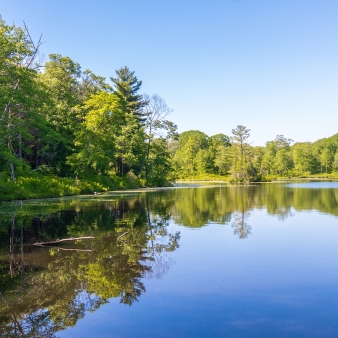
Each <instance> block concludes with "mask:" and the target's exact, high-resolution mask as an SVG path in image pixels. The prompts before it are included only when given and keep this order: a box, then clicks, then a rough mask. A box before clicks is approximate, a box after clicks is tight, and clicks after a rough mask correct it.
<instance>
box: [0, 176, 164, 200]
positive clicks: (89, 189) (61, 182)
mask: <svg viewBox="0 0 338 338" xmlns="http://www.w3.org/2000/svg"><path fill="white" fill-rule="evenodd" d="M166 186H170V183H167V185H166ZM140 188H141V189H149V188H148V187H147V186H145V182H144V181H142V180H139V179H137V178H128V177H123V178H121V177H115V178H114V179H111V178H107V177H103V178H102V177H101V178H100V177H98V178H97V179H95V178H93V179H84V180H76V179H74V178H62V177H56V176H40V177H19V178H18V179H16V181H15V182H14V183H13V182H11V181H2V182H1V181H0V202H2V201H14V200H29V199H45V198H59V197H66V196H76V195H88V194H94V195H95V194H98V193H104V192H110V191H115V192H118V191H126V190H130V189H140ZM150 189H151V188H150Z"/></svg>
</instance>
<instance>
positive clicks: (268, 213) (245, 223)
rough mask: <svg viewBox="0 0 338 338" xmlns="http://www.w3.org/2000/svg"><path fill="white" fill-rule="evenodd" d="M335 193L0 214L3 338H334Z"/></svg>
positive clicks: (315, 189)
mask: <svg viewBox="0 0 338 338" xmlns="http://www.w3.org/2000/svg"><path fill="white" fill-rule="evenodd" d="M337 216H338V184H337V182H302V181H297V182H285V183H284V182H281V183H271V184H269V183H267V184H253V185H249V186H228V185H224V184H218V183H217V184H192V185H183V184H182V185H179V186H178V187H175V188H170V189H164V190H156V191H141V192H132V191H130V192H126V193H107V194H101V195H96V196H82V197H72V198H63V199H50V200H33V201H23V202H19V201H15V202H3V203H1V204H0V295H1V298H0V337H60V338H65V337H81V338H85V337H139V336H147V337H334V336H338V321H337V317H338V217H337Z"/></svg>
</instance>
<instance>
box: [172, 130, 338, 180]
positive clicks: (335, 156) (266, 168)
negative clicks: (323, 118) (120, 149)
mask: <svg viewBox="0 0 338 338" xmlns="http://www.w3.org/2000/svg"><path fill="white" fill-rule="evenodd" d="M249 137H250V129H248V128H246V127H244V126H241V125H238V126H237V127H236V128H235V129H232V135H231V136H230V137H229V136H227V135H224V134H217V135H214V136H210V137H209V136H207V135H206V134H205V133H202V132H200V131H197V130H191V131H186V132H183V133H181V134H180V135H179V140H178V141H174V142H173V143H172V145H171V147H172V149H173V150H172V153H173V166H174V167H175V169H176V173H177V177H178V178H191V179H193V178H194V177H196V178H199V177H208V175H209V177H212V175H219V176H230V179H231V180H233V181H270V180H272V179H275V178H277V177H310V176H311V175H317V176H319V177H320V176H322V177H338V134H336V135H334V136H332V137H329V138H324V139H321V140H318V141H316V142H313V143H310V142H302V143H301V142H297V143H293V140H291V139H288V138H286V137H284V136H283V135H277V137H276V138H275V139H274V140H272V141H268V142H267V143H266V145H265V147H258V146H256V147H254V146H252V145H250V141H249ZM214 177H215V176H214Z"/></svg>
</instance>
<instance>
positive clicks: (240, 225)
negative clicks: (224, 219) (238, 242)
mask: <svg viewBox="0 0 338 338" xmlns="http://www.w3.org/2000/svg"><path fill="white" fill-rule="evenodd" d="M248 216H249V212H245V211H244V210H242V211H241V212H239V211H237V212H234V214H233V221H232V224H231V226H232V227H233V228H234V234H235V235H238V237H239V238H240V239H244V238H247V237H248V235H250V234H251V226H250V225H249V224H248V223H247V222H246V220H247V218H248Z"/></svg>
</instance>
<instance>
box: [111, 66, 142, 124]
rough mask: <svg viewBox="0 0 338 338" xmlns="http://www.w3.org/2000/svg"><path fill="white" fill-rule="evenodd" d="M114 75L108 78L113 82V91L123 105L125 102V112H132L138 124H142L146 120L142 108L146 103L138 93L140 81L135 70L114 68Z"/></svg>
mask: <svg viewBox="0 0 338 338" xmlns="http://www.w3.org/2000/svg"><path fill="white" fill-rule="evenodd" d="M116 75H117V77H116V78H113V77H111V78H110V79H111V80H112V81H113V83H114V87H115V88H114V92H115V93H116V94H117V96H118V97H119V98H120V100H121V101H122V104H123V105H124V103H125V102H126V106H124V107H125V108H126V110H127V111H126V112H127V113H132V114H134V115H135V117H136V118H137V120H138V122H139V124H140V125H142V124H143V123H144V122H145V121H146V117H145V116H144V113H143V108H144V107H145V106H146V105H147V102H146V101H144V100H143V96H142V95H140V94H138V91H139V90H140V88H141V86H142V81H139V80H138V79H137V77H136V76H135V72H131V71H130V70H129V68H128V67H122V68H120V69H119V70H116Z"/></svg>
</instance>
